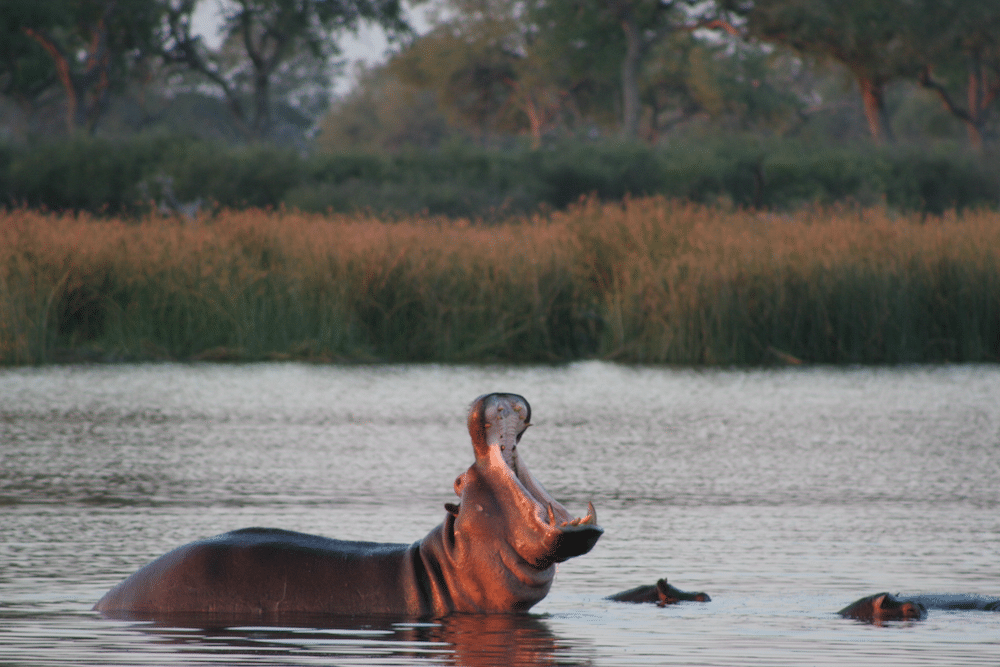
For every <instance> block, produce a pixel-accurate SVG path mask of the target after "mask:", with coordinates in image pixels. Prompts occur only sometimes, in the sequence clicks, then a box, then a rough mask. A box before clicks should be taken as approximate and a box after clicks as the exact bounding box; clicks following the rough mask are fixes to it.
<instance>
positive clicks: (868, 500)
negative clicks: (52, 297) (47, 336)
mask: <svg viewBox="0 0 1000 667" xmlns="http://www.w3.org/2000/svg"><path fill="white" fill-rule="evenodd" d="M497 390H500V391H511V392H516V393H520V394H523V395H524V396H525V397H527V398H528V400H529V401H530V402H531V404H532V411H533V414H532V422H533V424H534V426H533V427H532V428H531V429H530V430H529V431H528V432H527V433H526V435H525V436H524V439H523V440H522V442H521V445H520V447H519V448H518V451H519V453H520V454H521V455H522V457H523V460H525V461H526V463H527V464H528V465H529V466H530V468H531V470H532V472H533V474H534V475H535V477H536V478H538V479H539V480H540V481H541V482H542V483H543V484H545V485H546V487H547V488H548V490H549V491H550V493H552V494H553V495H554V496H555V497H556V498H558V499H559V500H560V501H561V502H562V503H563V504H564V505H566V506H567V508H568V509H569V510H570V512H573V513H576V514H579V515H582V514H583V513H585V511H586V504H587V501H588V500H592V501H593V502H594V505H595V506H596V507H597V511H598V519H599V522H600V524H601V525H602V526H603V527H604V529H605V534H604V536H603V538H602V539H601V541H600V542H598V544H597V546H596V547H595V548H594V550H593V551H592V552H591V553H589V554H587V555H584V556H581V557H579V558H576V559H572V560H570V561H568V562H566V563H563V564H561V565H560V566H559V572H558V574H557V575H556V580H555V584H554V585H553V588H552V592H551V593H550V594H549V596H548V597H547V598H546V599H545V600H543V601H542V602H540V603H539V604H538V605H536V606H535V607H534V608H533V609H532V613H531V614H530V615H527V616H514V617H506V616H495V617H480V616H474V615H470V616H463V615H458V616H453V617H449V618H446V619H443V620H440V621H431V622H421V623H414V622H404V621H398V620H394V619H365V618H354V619H348V618H333V619H312V620H311V621H310V622H306V623H301V624H300V625H299V627H248V626H233V627H228V628H224V629H214V630H203V629H199V628H198V627H197V625H196V624H194V623H179V624H174V626H171V625H170V624H159V625H155V624H151V623H142V622H126V621H118V620H108V619H104V618H101V617H100V616H99V615H97V614H96V613H94V612H92V611H90V608H91V606H92V605H93V604H94V602H95V601H96V600H97V599H98V598H99V597H100V596H101V595H102V594H103V593H104V592H105V591H106V590H107V589H108V588H110V587H111V586H112V585H114V584H115V583H117V582H118V581H120V580H121V579H122V578H124V577H125V576H127V575H128V574H130V573H131V572H133V571H134V570H135V569H137V568H138V567H140V566H142V565H143V564H145V563H146V562H148V561H149V560H151V559H153V558H155V557H156V556H158V555H160V554H162V553H164V552H165V551H168V550H170V549H172V548H173V547H175V546H178V545H180V544H183V543H185V542H188V541H191V540H194V539H198V538H202V537H208V536H211V535H215V534H218V533H222V532H225V531H228V530H232V529H235V528H241V527H246V526H274V527H281V528H288V529H293V530H300V531H306V532H312V533H318V534H321V535H326V536H330V537H337V538H342V539H363V540H378V541H392V542H411V541H415V540H417V539H419V538H420V537H422V536H423V535H424V534H425V533H426V532H427V531H429V530H430V529H431V528H432V527H434V526H435V525H437V524H438V523H439V522H440V521H441V520H442V518H443V516H444V509H443V507H442V505H443V503H445V502H450V501H453V500H454V493H453V491H452V482H453V480H454V479H455V477H456V475H458V474H459V473H460V472H462V471H463V470H464V469H465V468H466V467H468V465H469V464H470V463H471V462H472V459H473V456H472V450H471V447H470V445H469V439H468V435H467V433H466V431H465V410H466V408H467V406H468V404H469V403H470V402H471V401H472V399H474V398H475V397H476V396H478V395H479V394H482V393H486V392H489V391H497ZM662 576H666V577H668V578H669V580H670V581H671V583H673V584H675V585H676V586H678V587H679V588H682V589H685V590H699V591H706V592H708V593H709V594H710V595H711V596H712V601H711V602H709V603H705V604H701V603H682V604H679V605H676V606H673V607H668V608H662V609H661V608H657V607H655V606H653V605H628V604H621V603H613V602H609V601H606V600H604V599H602V598H603V596H604V595H608V594H610V593H613V592H616V591H619V590H623V589H626V588H631V587H633V586H636V585H639V584H647V583H653V582H654V581H655V580H656V579H657V578H658V577H662ZM884 590H888V591H892V592H901V593H904V594H905V593H928V592H951V593H978V594H983V595H992V596H996V595H1000V368H998V367H996V366H943V367H909V368H892V369H882V368H850V369H833V368H796V369H780V370H749V371H746V370H688V369H671V368H649V367H628V366H620V365H614V364H607V363H600V362H586V363H578V364H572V365H568V366H557V367H548V366H546V367H538V366H532V367H494V366H459V367H454V366H429V365H419V366H418V365H401V366H371V367H368V366H348V367H344V366H323V365H308V364H290V363H286V364H248V365H210V364H195V365H183V364H163V365H115V366H67V367H46V368H16V369H6V370H0V664H3V665H5V666H8V665H70V664H76V665H116V664H128V665H160V664H209V663H211V664H219V663H223V664H240V665H258V664H259V665H355V664H357V665H361V664H363V665H399V664H445V665H503V666H504V667H506V666H508V665H556V664H558V665H638V664H648V665H661V664H687V665H754V664H766V665H805V664H808V665H843V664H872V663H876V662H877V663H879V664H899V665H902V664H907V665H921V664H926V665H941V664H950V665H996V664H998V663H1000V614H998V613H990V612H977V611H964V612H952V611H931V612H930V615H929V617H928V618H927V619H926V620H924V621H919V622H901V623H888V624H886V625H884V626H874V625H868V624H864V623H860V622H856V621H851V620H845V619H842V618H840V617H839V616H837V615H836V614H835V612H836V610H838V609H840V608H841V607H843V606H845V605H846V604H848V603H849V602H851V601H853V600H855V599H857V598H859V597H861V596H863V595H868V594H871V593H876V592H879V591H884Z"/></svg>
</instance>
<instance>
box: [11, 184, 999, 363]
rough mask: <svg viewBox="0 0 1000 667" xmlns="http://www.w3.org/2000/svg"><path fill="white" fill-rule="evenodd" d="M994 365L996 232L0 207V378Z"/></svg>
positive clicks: (619, 211)
mask: <svg viewBox="0 0 1000 667" xmlns="http://www.w3.org/2000/svg"><path fill="white" fill-rule="evenodd" d="M591 357H613V358H615V359H618V360H622V361H629V362H640V363H672V364H725V365H731V364H736V365H755V364H767V363H795V362H799V361H802V362H805V363H908V362H941V361H1000V213H997V212H996V211H987V210H978V211H977V210H967V211H965V212H963V213H961V214H946V215H943V216H939V217H927V216H919V215H912V216H907V215H899V214H891V213H889V212H887V211H886V210H884V209H878V208H875V209H859V208H833V209H810V210H803V211H800V212H798V213H795V214H792V215H774V214H766V213H756V212H748V211H738V210H733V209H732V208H719V207H711V206H705V205H699V204H692V203H682V202H679V201H675V200H670V199H667V198H663V197H648V198H637V199H625V200H623V201H620V202H616V203H602V202H599V201H596V200H590V201H584V202H581V203H580V204H577V205H574V206H571V207H569V208H568V209H567V210H566V211H562V212H554V213H551V214H549V215H547V216H541V215H536V216H533V217H522V218H516V219H511V220H508V221H507V222H504V223H502V224H497V225H493V226H483V225H476V224H470V223H469V222H468V221H465V220H461V219H455V220H453V219H443V218H428V217H413V218H405V219H402V220H397V221H395V222H392V223H387V222H383V221H381V220H378V219H375V218H373V217H371V216H367V215H362V214H350V215H340V216H336V215H327V216H321V215H316V214H305V213H299V212H294V211H264V210H245V211H232V210H228V211H222V212H221V213H219V214H218V215H217V216H215V217H213V218H201V219H199V220H196V221H193V222H192V221H182V220H180V219H179V218H165V217H157V216H153V217H147V218H143V219H141V220H139V221H138V222H124V221H122V220H117V219H106V218H96V217H88V216H87V215H82V214H81V215H68V214H54V213H44V212H39V211H32V210H15V211H8V212H0V363H3V364H6V365H13V364H38V363H50V362H61V361H78V360H88V359H93V360H133V359H134V360H146V359H195V358H199V359H246V360H255V359H312V360H342V361H444V362H454V361H462V362H469V361H472V362H476V361H513V362H528V361H536V362H537V361H561V360H571V359H579V358H591Z"/></svg>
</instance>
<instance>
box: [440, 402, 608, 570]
mask: <svg viewBox="0 0 1000 667" xmlns="http://www.w3.org/2000/svg"><path fill="white" fill-rule="evenodd" d="M530 419H531V406H530V405H529V404H528V401H527V400H525V399H524V398H523V397H521V396H518V395H517V394H487V395H485V396H480V397H479V398H478V399H476V401H475V402H474V403H473V404H472V407H471V408H470V410H469V420H468V425H469V435H470V436H471V437H472V446H473V449H474V450H475V453H476V462H475V463H474V464H473V465H472V467H470V468H469V470H467V471H466V472H465V473H463V474H462V475H460V476H459V478H458V479H456V480H455V493H457V494H458V495H459V496H460V497H461V498H462V504H461V506H460V507H455V506H453V505H452V506H449V510H450V511H452V513H453V514H456V523H455V527H456V529H459V530H461V529H462V528H464V527H466V526H467V525H468V523H469V521H466V520H465V519H473V518H478V517H473V516H472V515H474V514H475V515H480V514H482V513H484V512H486V513H487V515H488V516H489V515H492V514H493V513H494V512H498V513H501V514H502V516H503V520H501V521H497V520H496V519H497V518H499V517H496V516H494V517H493V520H492V521H491V522H490V525H491V528H492V529H494V530H496V529H499V528H500V527H501V526H502V529H503V531H504V532H505V533H506V535H505V538H506V543H507V544H509V545H510V546H511V547H512V548H513V550H514V551H515V552H516V553H517V555H518V556H519V557H520V558H521V559H522V560H523V561H524V562H526V563H528V564H530V565H531V566H533V567H535V568H538V569H546V568H548V567H549V566H550V565H551V564H552V563H557V562H562V561H564V560H566V559H568V558H573V557H574V556H580V555H582V554H585V553H587V552H588V551H590V550H591V549H592V548H593V546H594V544H596V543H597V540H598V539H599V538H600V536H601V535H602V534H603V533H604V530H603V529H602V528H601V527H600V526H599V525H597V512H596V511H595V510H594V506H593V504H592V503H591V504H589V506H588V511H587V515H586V516H584V517H577V518H574V517H573V516H572V515H571V514H570V513H569V512H568V511H567V510H566V508H565V507H563V506H562V504H560V503H559V501H557V500H556V499H555V498H553V497H552V496H551V495H549V493H548V491H546V490H545V488H544V487H543V486H542V485H541V484H540V483H539V482H538V481H537V480H536V479H535V478H534V477H533V476H532V474H531V472H530V471H529V470H528V467H527V465H525V463H524V462H523V461H522V460H521V459H520V457H519V455H518V451H517V445H518V443H519V442H520V440H521V436H522V435H523V434H524V431H525V430H527V428H528V426H530V425H531V422H530ZM491 510H492V511H491Z"/></svg>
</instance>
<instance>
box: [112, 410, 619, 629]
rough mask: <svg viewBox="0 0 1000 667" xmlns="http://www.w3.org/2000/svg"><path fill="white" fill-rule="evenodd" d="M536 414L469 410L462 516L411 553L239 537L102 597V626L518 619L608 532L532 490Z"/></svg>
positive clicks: (298, 537) (263, 535)
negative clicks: (120, 619)
mask: <svg viewBox="0 0 1000 667" xmlns="http://www.w3.org/2000/svg"><path fill="white" fill-rule="evenodd" d="M530 419H531V406H530V405H529V404H528V401H526V400H525V399H524V398H523V397H521V396H518V395H516V394H487V395H484V396H480V397H479V398H477V399H476V400H475V402H474V403H473V404H472V407H471V408H470V410H469V418H468V426H469V435H470V436H471V437H472V447H473V449H474V450H475V455H476V460H475V462H474V463H473V464H472V465H471V466H470V467H469V469H468V470H466V471H465V472H464V473H462V474H461V475H459V477H458V478H457V479H456V480H455V493H456V494H457V495H458V496H459V497H460V498H461V502H459V503H458V504H452V503H447V504H446V505H445V508H446V509H447V511H448V514H447V515H446V516H445V520H444V523H442V524H441V525H439V526H437V527H436V528H434V529H433V530H431V532H430V533H428V534H427V536H426V537H424V538H423V539H421V540H419V541H417V542H415V543H413V544H381V543H374V542H350V541H343V540H334V539H329V538H326V537H319V536H316V535H308V534H304V533H297V532H292V531H287V530H279V529H273V528H245V529H243V530H236V531H233V532H230V533H225V534H223V535H219V536H217V537H212V538H209V539H206V540H200V541H198V542H193V543H191V544H187V545H185V546H182V547H179V548H177V549H174V550H173V551H171V552H169V553H167V554H165V555H163V556H160V557H159V558H157V559H156V560H154V561H153V562H151V563H149V564H148V565H146V566H145V567H143V568H141V569H140V570H139V571H137V572H136V573H134V574H133V575H132V576H130V577H128V578H127V579H125V580H124V581H123V582H121V583H120V584H118V585H117V586H115V587H114V588H112V589H111V590H110V591H108V593H107V594H105V596H104V597H103V598H101V600H100V601H99V602H98V603H97V604H96V605H95V607H94V609H95V610H97V611H99V612H102V613H105V614H108V615H118V616H121V615H138V616H150V615H159V614H169V613H180V612H188V613H190V612H195V613H219V614H230V615H244V616H245V615H251V616H256V617H273V616H280V615H282V614H293V613H320V614H393V615H400V616H410V617H438V616H443V615H445V614H447V613H449V612H486V613H497V612H499V613H503V612H524V611H527V610H528V609H530V608H531V607H532V605H534V604H535V603H537V602H538V601H539V600H541V599H542V598H544V597H545V595H546V594H547V593H548V592H549V588H550V587H551V586H552V579H553V576H554V575H555V564H556V563H559V562H561V561H564V560H566V559H568V558H573V557H574V556H580V555H582V554H585V553H587V552H588V551H590V550H591V549H592V548H593V546H594V544H595V543H596V542H597V540H598V539H599V538H600V537H601V534H602V533H603V532H604V530H603V529H602V528H601V527H600V526H598V525H597V513H596V512H595V510H594V506H593V504H590V505H589V507H588V512H587V515H586V516H585V517H583V518H573V517H572V516H571V515H570V514H569V512H568V511H567V510H566V508H564V507H563V506H562V505H561V504H559V502H558V501H556V500H555V499H554V498H553V497H552V496H550V495H549V493H548V492H547V491H546V490H545V489H544V488H543V487H542V485H541V484H539V483H538V481H537V480H535V478H534V477H533V476H532V475H531V473H530V472H529V471H528V468H527V466H526V465H525V464H524V462H523V461H522V460H521V459H520V457H519V456H518V452H517V445H518V443H519V442H520V440H521V436H522V435H523V434H524V431H525V430H526V429H527V428H528V426H529V425H530Z"/></svg>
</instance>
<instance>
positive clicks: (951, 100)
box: [910, 0, 1000, 150]
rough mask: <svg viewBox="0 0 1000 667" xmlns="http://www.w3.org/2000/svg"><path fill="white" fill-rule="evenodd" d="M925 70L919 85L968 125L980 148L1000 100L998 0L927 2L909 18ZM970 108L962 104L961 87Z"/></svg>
mask: <svg viewBox="0 0 1000 667" xmlns="http://www.w3.org/2000/svg"><path fill="white" fill-rule="evenodd" d="M910 26H911V32H910V40H911V42H912V44H913V47H914V52H915V54H916V55H915V57H917V58H918V59H919V60H920V61H921V62H922V63H923V66H922V67H921V68H920V74H919V81H920V84H921V85H922V86H924V87H925V88H928V89H930V90H932V91H934V92H935V93H936V94H937V95H938V97H939V98H940V99H941V101H942V102H943V103H944V106H945V108H946V109H948V111H949V112H950V113H951V114H952V115H954V116H955V117H956V118H958V119H960V120H961V121H962V122H963V123H965V127H966V130H967V133H968V136H969V143H970V144H971V145H972V146H973V148H975V149H977V150H980V149H982V146H983V129H984V127H985V126H986V123H987V121H988V120H989V118H990V113H989V112H990V109H991V107H993V106H994V105H995V104H996V103H997V100H998V99H1000V5H998V4H997V3H996V2H994V0H933V1H929V0H923V2H922V3H921V5H920V6H919V7H918V8H917V9H916V10H915V11H914V12H913V17H912V18H911V20H910ZM963 88H964V93H965V95H964V96H965V100H966V101H965V105H964V106H963V105H962V104H961V103H960V102H959V101H958V98H959V95H961V92H962V89H963Z"/></svg>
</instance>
